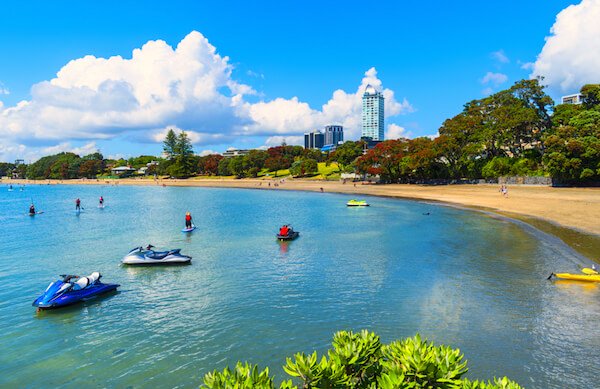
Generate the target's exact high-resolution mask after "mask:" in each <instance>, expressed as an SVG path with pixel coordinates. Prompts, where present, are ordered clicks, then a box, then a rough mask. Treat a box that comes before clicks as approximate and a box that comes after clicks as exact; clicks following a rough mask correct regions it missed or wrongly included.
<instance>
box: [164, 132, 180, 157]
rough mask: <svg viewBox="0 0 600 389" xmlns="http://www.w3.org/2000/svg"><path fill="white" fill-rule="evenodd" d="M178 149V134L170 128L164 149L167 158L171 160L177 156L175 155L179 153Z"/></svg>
mask: <svg viewBox="0 0 600 389" xmlns="http://www.w3.org/2000/svg"><path fill="white" fill-rule="evenodd" d="M177 149H178V139H177V135H176V134H175V131H173V129H169V131H168V132H167V135H166V137H165V140H164V142H163V151H164V152H165V155H166V157H167V159H169V160H171V159H173V158H175V156H176V155H177Z"/></svg>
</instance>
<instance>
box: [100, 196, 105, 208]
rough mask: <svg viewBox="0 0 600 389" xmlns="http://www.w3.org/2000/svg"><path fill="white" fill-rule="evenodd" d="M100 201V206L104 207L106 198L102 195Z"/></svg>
mask: <svg viewBox="0 0 600 389" xmlns="http://www.w3.org/2000/svg"><path fill="white" fill-rule="evenodd" d="M99 203H100V208H102V207H104V198H103V197H102V196H100V200H99Z"/></svg>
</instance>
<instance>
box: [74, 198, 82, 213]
mask: <svg viewBox="0 0 600 389" xmlns="http://www.w3.org/2000/svg"><path fill="white" fill-rule="evenodd" d="M75 210H76V211H81V200H79V198H77V200H75Z"/></svg>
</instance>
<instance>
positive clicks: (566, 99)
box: [560, 93, 582, 105]
mask: <svg viewBox="0 0 600 389" xmlns="http://www.w3.org/2000/svg"><path fill="white" fill-rule="evenodd" d="M560 100H561V101H562V104H575V105H577V104H581V103H582V101H581V93H575V94H574V95H568V96H563V97H561V99H560Z"/></svg>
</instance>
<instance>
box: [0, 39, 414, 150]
mask: <svg viewBox="0 0 600 389" xmlns="http://www.w3.org/2000/svg"><path fill="white" fill-rule="evenodd" d="M232 73H233V67H232V65H230V63H229V58H228V57H227V56H222V55H220V54H219V53H218V52H217V49H216V48H215V47H214V46H213V45H212V44H210V43H209V41H208V39H207V38H205V37H204V36H203V35H202V34H201V33H199V32H197V31H192V32H191V33H189V34H188V35H187V36H186V37H184V38H183V39H182V40H181V42H179V43H178V44H177V45H176V46H175V47H172V46H170V45H169V44H167V43H166V42H164V41H162V40H153V41H148V42H147V43H146V44H144V45H142V46H141V47H140V48H136V49H134V50H133V51H132V53H131V56H130V57H122V56H113V57H110V58H100V57H95V56H92V55H88V56H85V57H83V58H78V59H74V60H72V61H70V62H68V63H67V64H66V65H64V66H63V67H62V68H61V69H60V70H59V71H58V72H57V74H56V77H55V78H52V79H51V80H48V81H43V82H40V83H38V84H35V85H33V86H32V87H31V99H30V100H24V101H21V102H19V103H17V104H16V105H14V106H10V107H6V106H3V105H2V104H1V103H0V144H2V147H0V159H10V158H16V157H20V156H22V155H24V154H26V155H29V156H38V157H39V156H42V155H45V154H48V153H50V152H51V151H53V150H60V151H64V150H67V149H69V148H70V147H71V146H70V144H71V142H75V141H77V142H79V143H81V141H84V142H87V143H86V144H92V143H90V142H95V141H99V140H110V139H115V138H117V137H120V138H124V139H128V140H130V141H133V142H145V143H147V142H152V143H160V142H162V140H163V138H164V134H165V133H166V131H167V129H168V128H175V129H177V130H185V131H186V132H188V134H189V136H190V139H191V140H192V142H193V143H194V144H196V145H212V144H214V145H216V144H221V145H222V144H227V143H231V142H233V141H236V142H242V143H243V142H245V139H246V138H244V137H248V139H250V138H253V137H254V138H255V137H256V136H264V137H265V138H269V137H271V138H269V139H271V142H274V141H275V139H278V138H276V137H277V136H281V137H285V138H286V139H289V140H286V141H287V142H288V143H289V144H296V143H301V142H300V141H298V142H296V141H297V140H298V139H300V138H301V134H302V133H304V132H306V131H309V130H312V129H317V128H322V127H323V126H325V125H327V124H332V123H336V124H342V125H343V126H344V127H345V131H346V135H345V137H346V139H357V138H358V137H359V136H360V130H361V106H362V103H361V98H362V94H363V92H364V89H365V87H366V86H367V84H371V85H373V86H374V87H375V88H376V89H378V90H380V91H381V92H382V93H383V95H384V97H385V116H386V118H388V117H393V116H396V115H399V114H404V113H409V112H412V111H413V110H414V109H413V107H412V106H411V104H410V103H409V102H408V101H407V100H406V99H405V98H402V99H397V98H396V96H395V93H394V91H393V90H391V89H388V88H383V85H382V82H381V80H380V79H379V78H378V76H377V71H376V70H375V68H371V69H369V70H367V71H366V72H365V74H364V77H363V78H362V81H361V83H360V85H359V86H358V87H357V89H356V90H355V91H353V92H346V91H344V90H341V89H340V90H336V91H334V92H333V94H332V96H331V98H330V99H329V100H328V101H327V102H326V103H325V104H324V105H322V106H321V107H320V108H314V107H311V106H310V105H309V104H308V103H307V102H304V101H302V100H301V99H300V98H298V97H293V98H290V99H285V98H280V97H274V98H272V99H264V98H263V97H262V96H261V95H260V94H258V93H257V92H256V91H255V90H254V89H253V88H252V87H251V86H249V85H246V84H243V83H240V82H238V81H236V80H235V79H234V78H233V75H232ZM249 95H253V96H254V97H253V98H252V99H250V100H252V101H253V102H250V101H249V99H248V96H249ZM256 99H258V101H256ZM108 152H110V150H108Z"/></svg>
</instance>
